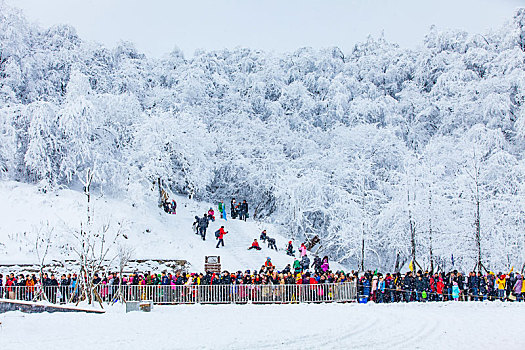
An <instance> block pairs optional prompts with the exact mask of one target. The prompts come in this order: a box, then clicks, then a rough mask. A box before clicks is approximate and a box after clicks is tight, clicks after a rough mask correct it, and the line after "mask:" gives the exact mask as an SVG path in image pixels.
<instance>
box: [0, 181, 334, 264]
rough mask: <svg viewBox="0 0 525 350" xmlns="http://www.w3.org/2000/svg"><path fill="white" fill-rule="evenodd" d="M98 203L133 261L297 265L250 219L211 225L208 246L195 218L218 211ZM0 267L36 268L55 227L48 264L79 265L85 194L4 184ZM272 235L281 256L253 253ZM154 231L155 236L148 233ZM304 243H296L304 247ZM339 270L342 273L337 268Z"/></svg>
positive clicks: (272, 229)
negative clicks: (40, 234) (39, 249)
mask: <svg viewBox="0 0 525 350" xmlns="http://www.w3.org/2000/svg"><path fill="white" fill-rule="evenodd" d="M92 197H93V198H94V212H95V220H99V221H104V222H112V224H113V227H116V226H115V225H116V223H117V222H122V223H124V227H125V232H126V236H127V237H128V239H127V240H124V242H125V244H126V245H129V246H131V247H133V249H134V253H133V256H132V259H166V260H171V259H172V260H176V259H182V260H187V261H188V262H189V263H190V264H191V266H190V270H191V271H199V272H200V271H204V257H205V256H206V255H220V256H221V263H222V268H223V269H227V270H229V271H237V270H242V271H244V270H246V269H250V270H253V269H255V268H257V269H258V268H260V267H261V265H263V264H264V262H265V260H266V257H271V259H272V262H273V263H274V264H275V265H276V266H277V268H283V267H284V266H286V264H288V263H293V258H291V257H289V256H287V255H286V254H285V250H284V247H285V245H286V244H287V242H288V241H289V240H288V239H287V238H285V237H283V236H281V235H280V234H278V233H277V231H278V229H279V228H278V227H276V226H273V225H270V224H266V223H263V222H258V221H254V220H252V219H248V221H247V222H241V221H240V220H231V219H228V220H227V221H226V222H225V221H224V220H221V219H219V220H216V221H215V222H211V223H210V227H209V228H208V233H207V237H206V241H202V240H201V239H200V236H198V235H196V234H194V233H193V231H192V228H191V227H192V223H193V221H194V217H195V215H198V216H202V215H203V214H204V213H205V212H207V211H208V209H209V208H210V207H213V208H214V210H215V212H216V214H217V213H218V210H217V206H216V205H212V204H210V203H203V202H198V201H193V200H189V199H187V198H184V197H175V199H176V201H177V214H176V215H168V214H166V213H164V211H162V210H161V209H160V208H158V207H157V203H156V202H154V200H151V199H150V200H149V202H148V199H145V200H143V201H142V203H141V204H140V205H137V206H135V207H133V206H132V203H130V202H127V201H122V200H117V199H110V198H107V197H100V196H97V195H93V196H92ZM0 198H1V200H0V213H2V214H1V220H0V261H1V262H2V263H4V264H6V263H15V264H22V263H36V262H37V260H38V259H37V255H36V252H35V237H36V232H37V230H38V229H39V228H41V227H42V226H44V225H45V224H46V223H47V222H49V224H50V226H51V227H53V228H54V232H53V234H54V238H53V242H52V243H53V244H52V247H51V248H50V253H49V256H48V258H47V259H46V262H47V263H49V262H51V261H52V260H58V261H62V260H64V259H74V258H75V257H76V255H75V253H74V252H72V251H71V250H68V249H69V248H68V247H70V246H71V245H74V244H75V239H74V238H73V236H72V234H71V232H73V230H78V229H79V228H80V222H81V221H82V220H83V221H85V219H86V197H85V195H84V194H83V193H82V192H79V191H74V190H70V189H63V190H58V191H55V192H51V193H46V194H44V193H42V192H40V191H38V188H37V187H36V186H34V185H28V184H23V183H18V182H13V181H0ZM225 202H228V207H229V199H227V200H226V199H225ZM216 216H217V215H216ZM221 225H224V226H225V230H226V231H228V234H226V235H225V238H224V241H225V247H224V248H223V247H220V248H219V249H217V248H215V245H216V243H217V241H216V240H215V236H214V232H215V231H216V230H217V229H218V228H219V227H220V226H221ZM263 229H266V230H267V232H268V235H269V236H270V237H273V238H275V239H276V242H277V247H278V248H279V251H278V252H276V251H274V250H270V249H268V248H267V246H266V245H265V244H262V243H261V244H260V245H261V247H262V250H261V251H256V250H247V249H248V247H249V246H250V245H251V243H252V242H253V239H254V238H257V239H258V238H259V235H260V232H261V231H262V230H263ZM147 230H149V232H147ZM297 243H299V242H294V245H295V247H296V248H297V247H298V244H297ZM331 267H332V268H333V269H338V268H341V265H339V264H331Z"/></svg>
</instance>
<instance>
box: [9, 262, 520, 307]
mask: <svg viewBox="0 0 525 350" xmlns="http://www.w3.org/2000/svg"><path fill="white" fill-rule="evenodd" d="M304 257H306V255H304V256H303V258H302V259H301V260H298V259H295V261H294V263H293V265H290V264H288V265H286V266H285V267H284V268H282V269H277V268H276V267H275V266H274V264H273V263H272V261H271V259H270V258H269V257H268V258H267V259H266V261H265V262H264V264H263V265H262V266H261V267H260V268H257V269H253V270H245V271H244V272H242V271H240V270H239V271H237V272H231V273H230V272H228V271H223V272H222V273H212V272H210V271H208V272H205V273H190V272H184V271H177V272H175V273H168V272H167V271H163V272H161V273H152V272H146V273H138V272H134V273H131V274H126V275H124V276H122V280H121V279H120V276H119V274H118V273H108V274H102V275H101V276H98V275H95V279H94V280H93V283H94V285H98V286H100V287H102V288H101V289H100V290H101V292H100V294H101V295H100V296H101V298H102V299H103V301H107V302H110V301H111V300H112V299H113V298H114V296H115V295H116V290H117V288H118V286H119V285H124V286H156V285H160V286H196V285H318V284H326V283H335V284H338V283H354V284H355V287H356V289H357V290H356V292H357V296H358V298H359V300H360V301H361V302H363V300H364V301H365V302H366V301H369V300H370V301H374V302H376V303H395V302H438V301H485V300H489V301H493V300H501V301H518V302H520V301H523V300H524V297H525V283H523V276H522V275H521V274H520V273H513V272H511V273H509V274H503V273H498V274H494V273H491V272H489V273H486V274H482V273H480V272H479V273H475V272H470V273H469V274H468V275H466V276H465V275H463V274H462V273H461V272H458V271H456V270H454V271H451V272H449V273H437V272H436V273H430V272H423V271H417V272H415V273H414V272H412V271H409V272H407V273H405V274H401V273H399V272H398V273H392V274H391V273H387V274H385V275H383V274H382V273H378V272H377V271H376V272H372V271H367V272H365V273H358V272H355V271H351V272H348V273H345V272H344V271H332V270H330V267H329V263H328V258H327V257H324V258H323V259H320V258H319V257H315V258H314V262H313V264H312V266H310V264H309V261H308V260H306V259H304ZM77 283H78V277H77V274H74V273H73V274H62V275H61V277H60V279H57V278H55V276H54V274H50V275H49V276H48V274H47V273H44V274H31V275H24V274H20V275H18V276H15V275H14V274H10V275H8V276H6V278H5V281H4V277H3V275H1V274H0V297H2V298H9V299H19V300H20V299H21V300H33V299H35V298H38V297H40V299H42V297H43V296H45V299H46V300H48V301H50V302H53V303H66V302H67V301H76V300H77V298H78V290H77V289H76V285H77ZM42 287H44V288H42ZM39 293H40V294H41V295H39ZM42 294H43V295H42Z"/></svg>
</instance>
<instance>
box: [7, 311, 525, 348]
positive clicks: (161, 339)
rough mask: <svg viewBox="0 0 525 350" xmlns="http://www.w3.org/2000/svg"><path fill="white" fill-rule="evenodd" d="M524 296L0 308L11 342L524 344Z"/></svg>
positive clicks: (278, 345)
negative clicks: (512, 299)
mask: <svg viewBox="0 0 525 350" xmlns="http://www.w3.org/2000/svg"><path fill="white" fill-rule="evenodd" d="M524 315H525V304H502V303H499V302H496V303H479V304H478V303H475V304H474V303H468V304H467V303H441V304H425V305H422V304H416V303H413V304H408V305H407V304H394V305H373V304H368V305H359V304H358V305H356V304H328V305H324V304H321V305H217V306H213V305H206V306H199V305H196V306H195V305H189V306H171V307H166V306H164V307H156V309H155V310H154V311H153V312H152V313H150V314H146V313H137V312H135V313H129V314H124V313H123V310H122V308H120V307H117V308H115V309H111V310H109V311H108V312H107V313H106V314H105V315H85V314H32V315H26V314H22V313H19V312H11V313H7V314H3V315H0V321H1V322H2V327H1V328H0V336H1V338H2V345H3V346H4V347H6V348H31V349H53V348H58V347H61V346H62V345H63V344H73V343H75V348H78V349H93V348H97V349H103V348H110V347H111V348H113V347H114V346H119V345H120V346H125V348H126V349H140V348H142V349H146V348H149V349H151V348H156V349H246V348H257V349H277V348H279V349H305V348H316V349H340V348H349V347H351V348H353V349H401V348H410V349H415V348H418V349H452V348H454V349H462V348H465V349H479V348H485V349H490V348H498V349H509V350H511V349H523V348H524V347H525V338H524V337H523V334H524V332H525V323H524V322H523V321H524V319H525V318H524Z"/></svg>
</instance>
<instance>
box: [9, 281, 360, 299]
mask: <svg viewBox="0 0 525 350" xmlns="http://www.w3.org/2000/svg"><path fill="white" fill-rule="evenodd" d="M95 290H96V292H97V294H98V296H100V299H101V301H102V302H105V303H112V302H116V301H124V302H127V301H140V300H152V301H153V303H154V304H237V303H238V304H244V303H257V304H281V303H323V302H324V303H331V302H353V301H356V300H357V288H356V284H355V283H352V282H350V283H322V284H301V285H296V284H277V285H273V284H229V285H222V284H218V285H122V286H118V285H115V286H113V285H104V284H100V285H97V286H96V287H95ZM0 296H1V297H3V298H7V299H13V300H27V301H42V300H47V301H49V302H51V303H62V304H65V303H69V302H76V301H78V299H79V298H82V293H81V292H80V291H79V290H78V289H75V288H72V287H71V286H35V287H25V286H10V287H7V286H5V287H0Z"/></svg>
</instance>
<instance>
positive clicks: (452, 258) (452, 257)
mask: <svg viewBox="0 0 525 350" xmlns="http://www.w3.org/2000/svg"><path fill="white" fill-rule="evenodd" d="M450 259H451V260H452V266H454V254H452V256H451V257H450Z"/></svg>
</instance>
